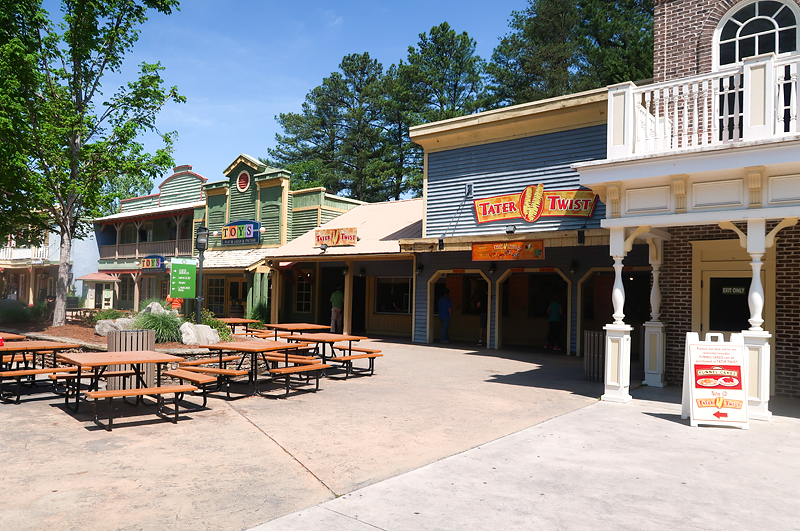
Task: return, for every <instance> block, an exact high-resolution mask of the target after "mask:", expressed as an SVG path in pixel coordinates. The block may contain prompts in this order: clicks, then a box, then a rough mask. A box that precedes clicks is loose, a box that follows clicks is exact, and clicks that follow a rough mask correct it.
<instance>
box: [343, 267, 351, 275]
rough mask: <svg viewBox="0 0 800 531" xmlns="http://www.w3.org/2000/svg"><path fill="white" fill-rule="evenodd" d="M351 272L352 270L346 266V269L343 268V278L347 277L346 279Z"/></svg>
mask: <svg viewBox="0 0 800 531" xmlns="http://www.w3.org/2000/svg"><path fill="white" fill-rule="evenodd" d="M349 272H350V268H349V267H347V266H344V267H343V268H342V276H345V277H346V276H347V273H349Z"/></svg>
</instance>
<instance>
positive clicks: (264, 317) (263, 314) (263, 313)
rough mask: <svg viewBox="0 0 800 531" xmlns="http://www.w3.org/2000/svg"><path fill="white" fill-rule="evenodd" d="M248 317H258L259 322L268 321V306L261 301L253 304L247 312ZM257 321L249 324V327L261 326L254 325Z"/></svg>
mask: <svg viewBox="0 0 800 531" xmlns="http://www.w3.org/2000/svg"><path fill="white" fill-rule="evenodd" d="M247 318H248V319H258V320H259V321H261V324H263V323H268V322H269V321H270V311H269V306H268V305H267V304H266V303H265V302H263V301H261V302H259V303H257V304H255V305H254V306H253V307H252V308H250V310H249V311H248V312H247ZM254 324H255V325H257V324H258V323H253V324H251V325H250V328H262V326H254Z"/></svg>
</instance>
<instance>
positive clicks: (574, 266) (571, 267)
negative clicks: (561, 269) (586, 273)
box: [569, 260, 578, 275]
mask: <svg viewBox="0 0 800 531" xmlns="http://www.w3.org/2000/svg"><path fill="white" fill-rule="evenodd" d="M577 269H578V262H576V261H575V260H573V261H572V263H571V264H570V265H569V274H570V275H574V274H575V271H576V270H577Z"/></svg>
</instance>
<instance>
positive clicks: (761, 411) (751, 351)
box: [742, 330, 772, 420]
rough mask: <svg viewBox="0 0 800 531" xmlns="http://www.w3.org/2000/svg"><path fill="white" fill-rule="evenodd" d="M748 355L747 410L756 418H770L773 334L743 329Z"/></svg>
mask: <svg viewBox="0 0 800 531" xmlns="http://www.w3.org/2000/svg"><path fill="white" fill-rule="evenodd" d="M742 335H743V336H744V346H745V349H746V350H745V356H747V411H748V416H749V417H750V418H751V419H754V420H769V419H770V418H772V412H771V411H770V410H769V389H770V366H771V361H770V345H769V339H770V338H771V337H772V334H770V333H769V332H766V331H763V330H762V331H754V330H743V331H742Z"/></svg>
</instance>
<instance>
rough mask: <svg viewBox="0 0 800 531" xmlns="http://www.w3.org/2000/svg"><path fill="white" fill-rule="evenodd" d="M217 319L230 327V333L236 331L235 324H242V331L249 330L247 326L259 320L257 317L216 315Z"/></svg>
mask: <svg viewBox="0 0 800 531" xmlns="http://www.w3.org/2000/svg"><path fill="white" fill-rule="evenodd" d="M218 319H219V320H220V321H222V322H223V323H225V324H226V325H228V326H229V327H230V329H231V333H234V332H236V327H237V326H244V331H245V332H249V331H250V328H249V326H250V325H251V324H253V323H258V322H259V321H258V319H244V318H242V317H218Z"/></svg>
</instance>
